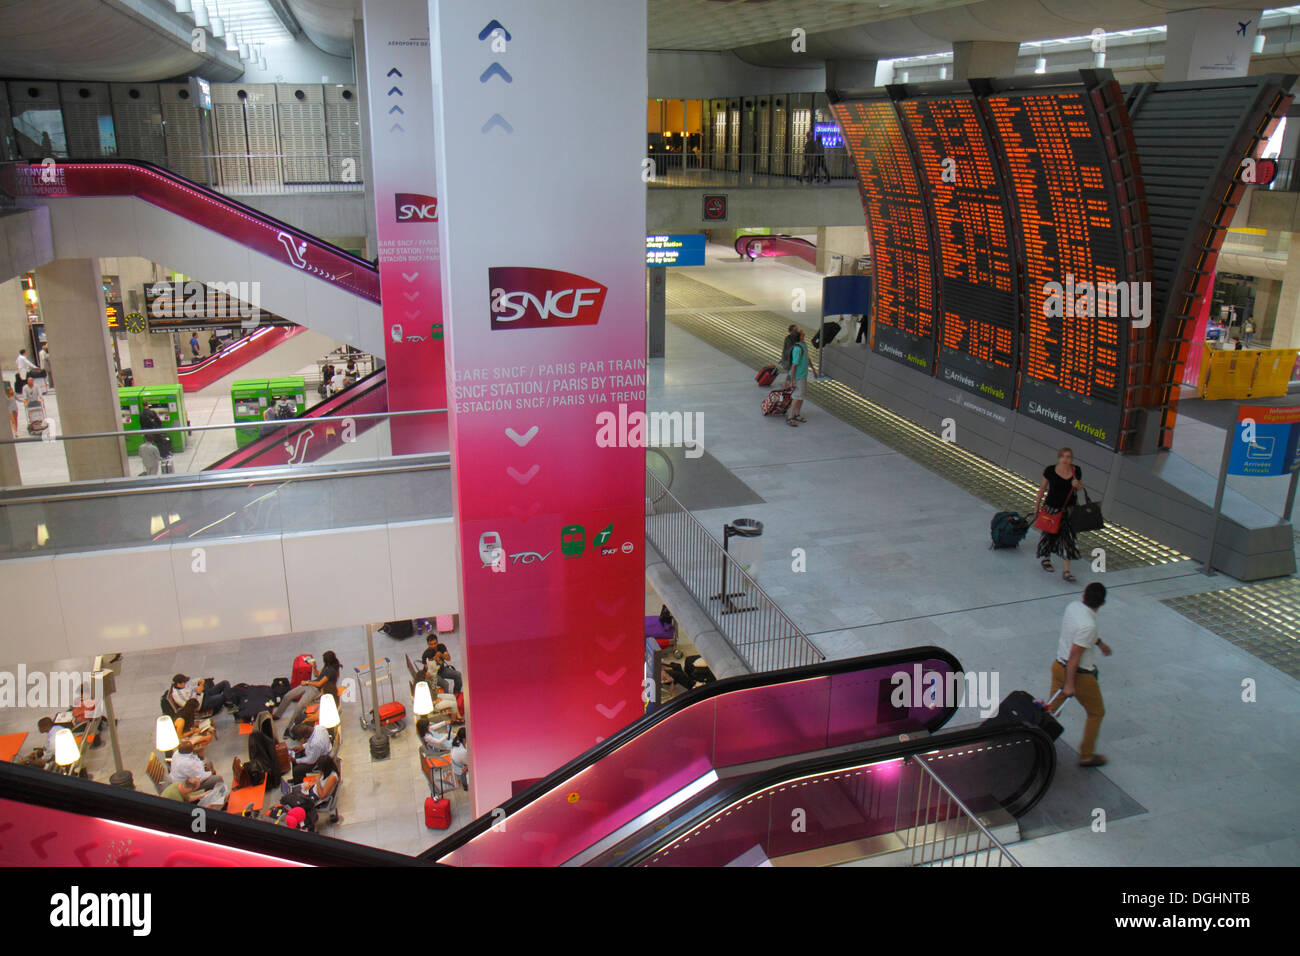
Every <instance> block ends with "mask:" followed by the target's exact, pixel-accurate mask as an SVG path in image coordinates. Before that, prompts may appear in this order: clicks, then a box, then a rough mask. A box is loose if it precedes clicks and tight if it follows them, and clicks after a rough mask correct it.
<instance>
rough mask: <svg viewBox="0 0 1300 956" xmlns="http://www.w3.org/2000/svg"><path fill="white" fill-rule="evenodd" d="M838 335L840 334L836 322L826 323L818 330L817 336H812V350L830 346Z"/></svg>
mask: <svg viewBox="0 0 1300 956" xmlns="http://www.w3.org/2000/svg"><path fill="white" fill-rule="evenodd" d="M823 331H825V333H826V341H825V342H823V341H822V332H823ZM839 334H840V324H839V323H838V322H827V323H826V324H825V325H824V326H822V327H821V328H820V329H818V330H817V334H816V335H814V336H813V341H812V344H813V348H815V349H819V348H821V347H822V346H823V345H830V344H831V343H832V342H834V341H835V336H837V335H839Z"/></svg>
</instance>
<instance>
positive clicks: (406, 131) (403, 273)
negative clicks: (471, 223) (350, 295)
mask: <svg viewBox="0 0 1300 956" xmlns="http://www.w3.org/2000/svg"><path fill="white" fill-rule="evenodd" d="M364 16H365V20H364V23H365V50H366V73H367V86H368V94H369V99H370V103H369V108H370V130H371V133H370V135H371V139H372V140H373V141H374V142H373V143H372V144H371V157H372V161H373V173H374V180H375V182H374V193H375V226H376V232H377V235H378V240H379V286H380V295H381V296H382V302H383V311H384V337H385V342H386V343H387V348H386V350H385V355H384V360H385V362H386V363H387V373H388V410H389V411H393V412H398V411H409V410H414V409H419V408H445V407H446V403H447V394H446V393H447V379H446V362H445V359H444V356H443V344H444V338H443V322H442V289H441V285H440V282H439V273H438V213H439V209H438V198H437V188H436V186H435V176H434V166H433V116H432V111H431V109H430V101H431V98H432V86H431V83H430V76H429V22H428V11H427V10H426V8H425V6H424V4H422V3H418V2H413V3H392V2H383V0H365V4H364ZM390 427H391V434H392V441H393V454H395V455H405V454H413V453H417V452H428V451H445V450H446V449H447V448H448V443H449V438H448V435H447V424H446V418H445V416H443V415H429V416H426V415H416V416H411V417H409V418H394V419H393V420H392V423H391V426H390Z"/></svg>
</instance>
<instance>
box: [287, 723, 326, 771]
mask: <svg viewBox="0 0 1300 956" xmlns="http://www.w3.org/2000/svg"><path fill="white" fill-rule="evenodd" d="M305 730H306V727H305V725H304V724H299V725H298V726H297V727H295V728H294V731H293V735H294V736H295V737H297V738H298V739H299V740H301V739H302V735H303V733H304V731H305ZM332 747H333V744H332V743H331V741H330V732H329V731H328V730H326V729H325V728H324V727H323V726H322V725H321V724H317V725H316V726H315V727H313V728H312V729H311V735H310V736H308V737H307V742H306V743H305V744H303V745H302V751H301V753H299V752H297V750H296V749H295V748H293V747H290V748H289V752H290V753H292V754H293V755H294V760H293V782H294V783H302V781H303V778H304V777H306V776H307V774H309V773H311V772H312V770H313V769H315V767H316V761H317V760H320V758H321V757H324V756H326V755H327V754H328V753H329V752H330V750H331V749H332Z"/></svg>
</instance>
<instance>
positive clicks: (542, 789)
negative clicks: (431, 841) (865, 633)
mask: <svg viewBox="0 0 1300 956" xmlns="http://www.w3.org/2000/svg"><path fill="white" fill-rule="evenodd" d="M900 674H901V675H904V677H905V678H906V680H907V682H908V684H909V685H911V686H915V687H919V686H922V685H923V684H925V683H926V682H928V681H937V682H938V683H939V685H940V686H944V685H946V684H949V683H952V682H956V681H960V679H961V676H960V675H961V665H960V663H959V662H958V661H957V659H956V658H955V657H953V656H952V655H951V654H949V653H948V652H947V651H944V650H942V649H940V648H937V647H917V648H910V649H908V650H903V651H893V652H889V653H886V654H876V655H872V656H868V657H858V658H851V659H848V660H841V661H829V662H825V663H821V664H814V665H810V666H808V667H799V668H792V669H789V670H782V671H773V672H767V673H761V674H750V675H746V676H744V677H735V678H729V679H727V680H723V681H718V682H716V683H713V684H709V685H706V686H704V687H702V688H697V689H696V690H693V691H691V692H689V693H687V694H685V695H683V696H681V697H678V698H676V699H674V700H673V701H671V702H670V703H669V704H667V705H666V706H664V707H661V708H659V709H658V710H655V711H653V712H651V713H650V714H647V715H646V716H645V717H643V718H642V719H641V720H638V721H636V722H635V723H633V724H631V725H630V726H628V727H626V728H624V730H623V731H621V732H620V733H618V734H616V735H615V736H613V737H611V738H609V739H608V740H605V741H604V742H602V743H601V744H599V745H597V746H596V747H594V748H593V749H591V750H589V751H587V752H586V753H585V754H582V755H581V756H579V757H577V758H576V759H574V760H573V761H571V762H570V763H568V764H566V765H565V766H564V767H561V768H560V769H559V770H556V771H555V772H554V773H552V774H551V775H550V776H548V777H546V778H545V779H543V780H541V781H539V782H537V783H536V784H534V785H532V786H531V787H529V788H528V789H527V790H525V791H523V792H522V793H519V794H516V795H515V796H514V797H512V798H511V799H510V800H508V801H506V802H505V803H503V804H502V805H501V806H499V807H497V808H495V809H494V810H492V811H491V812H489V813H487V814H485V815H484V816H482V817H480V818H479V819H478V820H475V821H474V822H472V823H470V824H468V825H467V826H466V827H465V828H463V829H462V830H460V831H458V832H457V833H455V834H453V835H452V836H450V837H449V838H448V839H446V840H444V841H442V842H441V843H439V844H437V845H436V846H434V847H432V848H430V849H429V850H428V851H426V852H425V854H423V857H424V858H425V859H426V860H432V861H437V862H442V863H448V864H452V865H457V866H561V865H566V864H569V865H572V864H580V863H586V862H594V861H595V859H596V858H597V857H598V855H599V853H601V852H604V850H605V849H607V848H608V847H609V846H610V845H611V844H612V843H617V842H618V841H622V840H623V839H624V838H625V837H627V836H629V835H630V834H631V832H635V831H638V830H639V829H640V828H642V827H645V826H651V825H653V824H654V823H655V822H656V821H659V820H663V819H670V820H676V819H678V818H679V817H681V816H682V815H683V814H685V815H686V816H685V819H694V815H693V814H694V809H695V808H696V807H698V806H700V805H701V802H702V801H703V805H705V806H711V804H710V803H709V801H711V800H714V799H720V798H721V797H722V796H724V795H726V794H728V793H730V792H731V788H732V787H734V786H736V785H739V784H741V783H742V782H743V781H744V780H746V779H748V777H749V775H757V776H756V777H755V779H758V780H759V781H760V782H761V781H762V780H764V779H765V778H764V777H763V774H765V773H767V772H769V771H776V772H781V771H780V769H779V768H782V767H787V766H789V765H792V764H794V765H798V764H800V762H801V761H807V760H813V759H832V760H834V759H848V760H850V761H852V760H860V759H861V756H860V752H861V751H862V749H863V748H864V747H868V746H879V743H880V742H881V741H882V740H891V741H895V742H897V741H898V739H899V738H900V737H901V736H906V737H908V738H919V739H920V740H921V741H924V740H929V739H932V738H931V737H930V735H932V734H935V733H936V732H937V731H939V730H940V729H941V728H942V727H943V726H944V725H945V724H946V723H947V722H948V721H949V720H950V719H951V718H952V716H953V714H954V713H955V710H956V708H955V706H949V705H947V704H944V703H943V702H942V700H943V698H937V699H934V700H931V699H930V698H928V697H927V696H926V695H924V694H919V693H918V694H916V695H907V694H904V695H903V696H902V697H901V698H900V697H899V696H898V694H899V690H900V688H899V687H898V686H897V684H898V675H900ZM918 746H923V744H918ZM1048 749H1049V750H1050V746H1049V748H1048ZM1048 776H1049V778H1050V774H1049V775H1048Z"/></svg>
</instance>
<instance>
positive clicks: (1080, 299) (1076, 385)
mask: <svg viewBox="0 0 1300 956" xmlns="http://www.w3.org/2000/svg"><path fill="white" fill-rule="evenodd" d="M985 105H986V108H987V110H988V114H989V117H990V122H991V125H992V129H993V134H994V136H995V138H996V141H998V142H999V144H1000V147H1001V148H1000V152H1001V154H1002V157H1003V161H1004V162H1005V164H1006V170H1007V176H1008V181H1009V182H1008V184H1009V186H1010V187H1011V201H1012V204H1013V205H1012V209H1013V212H1014V214H1015V221H1016V224H1017V226H1018V229H1019V233H1020V243H1019V245H1020V248H1021V250H1022V255H1023V269H1024V284H1025V296H1024V301H1025V328H1024V365H1023V370H1022V378H1021V383H1020V394H1019V399H1018V402H1017V409H1018V411H1020V412H1021V413H1022V414H1025V415H1028V416H1030V417H1031V418H1036V419H1039V420H1041V421H1044V422H1047V423H1048V424H1051V425H1054V426H1056V427H1058V428H1062V429H1065V430H1067V431H1070V432H1073V433H1075V434H1076V435H1079V436H1080V437H1084V438H1087V439H1088V440H1090V441H1092V442H1094V443H1096V444H1100V445H1104V446H1105V447H1107V448H1111V449H1114V448H1117V447H1118V445H1119V435H1120V426H1121V423H1122V419H1123V412H1124V407H1123V406H1124V398H1125V392H1124V386H1125V382H1126V375H1127V370H1126V367H1125V366H1126V361H1125V356H1126V350H1127V346H1128V324H1129V321H1130V319H1131V318H1132V316H1133V314H1134V312H1135V310H1136V309H1139V308H1143V307H1144V308H1146V309H1148V310H1149V309H1150V307H1151V303H1150V283H1149V282H1147V283H1145V287H1143V283H1142V282H1140V281H1138V280H1141V279H1145V278H1146V276H1145V275H1135V274H1133V272H1134V270H1133V269H1132V268H1131V264H1132V260H1133V257H1132V256H1131V255H1130V254H1128V253H1129V250H1127V249H1126V248H1125V240H1124V233H1123V231H1122V228H1121V220H1120V215H1119V210H1118V208H1117V206H1118V204H1117V202H1116V199H1115V191H1114V185H1113V183H1112V182H1111V179H1110V176H1109V156H1108V152H1107V146H1106V143H1105V141H1104V140H1103V137H1102V133H1101V129H1100V127H1099V124H1098V120H1097V116H1096V113H1095V111H1094V107H1093V98H1092V95H1091V94H1090V93H1088V92H1087V91H1085V90H1083V89H1071V90H1066V91H1059V90H1058V91H1038V90H1014V91H1007V92H1003V93H994V94H992V95H990V96H988V97H987V98H986V100H985Z"/></svg>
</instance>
